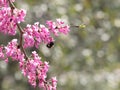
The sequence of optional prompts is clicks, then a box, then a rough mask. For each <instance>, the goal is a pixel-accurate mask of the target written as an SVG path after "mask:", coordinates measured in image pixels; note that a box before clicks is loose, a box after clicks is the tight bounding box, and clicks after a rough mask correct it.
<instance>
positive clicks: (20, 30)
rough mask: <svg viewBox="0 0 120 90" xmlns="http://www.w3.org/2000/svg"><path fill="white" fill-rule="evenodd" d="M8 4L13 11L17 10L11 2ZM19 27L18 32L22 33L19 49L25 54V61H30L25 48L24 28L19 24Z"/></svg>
mask: <svg viewBox="0 0 120 90" xmlns="http://www.w3.org/2000/svg"><path fill="white" fill-rule="evenodd" d="M8 2H9V5H10V7H11V9H12V11H13V9H15V8H16V7H15V5H14V4H13V3H12V2H11V1H10V0H8ZM17 27H18V30H19V32H20V42H19V47H20V49H21V51H22V52H23V53H24V55H25V59H26V60H28V56H27V54H26V51H25V49H24V48H23V29H22V27H21V26H20V25H19V24H18V23H17Z"/></svg>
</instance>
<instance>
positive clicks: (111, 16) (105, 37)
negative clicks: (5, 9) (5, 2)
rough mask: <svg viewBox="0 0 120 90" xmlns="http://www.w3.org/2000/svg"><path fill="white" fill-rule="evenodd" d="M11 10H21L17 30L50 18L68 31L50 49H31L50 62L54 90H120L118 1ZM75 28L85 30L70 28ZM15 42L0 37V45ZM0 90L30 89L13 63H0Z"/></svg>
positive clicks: (48, 1)
mask: <svg viewBox="0 0 120 90" xmlns="http://www.w3.org/2000/svg"><path fill="white" fill-rule="evenodd" d="M16 5H17V7H18V8H24V9H26V10H27V17H26V21H25V22H24V23H22V24H21V25H22V26H23V27H25V26H26V24H27V23H29V24H33V23H34V22H36V21H39V22H40V23H41V24H44V23H45V21H46V20H51V19H53V20H54V19H55V18H62V19H65V20H66V22H68V23H69V25H70V26H71V32H70V34H69V35H67V36H64V35H61V36H60V37H58V38H56V39H55V46H54V47H53V48H51V49H48V48H47V47H46V45H41V46H40V49H39V50H37V52H39V54H40V56H42V59H43V60H47V61H49V63H50V70H49V77H51V76H57V78H58V86H57V89H58V90H120V13H119V10H120V0H17V1H16ZM79 25H86V28H84V26H83V28H78V27H74V26H79ZM15 37H18V36H17V35H16V36H15ZM15 37H10V36H4V35H1V37H0V40H1V42H0V43H4V44H7V42H8V41H10V40H11V39H12V38H15ZM3 38H4V39H3ZM33 50H36V49H35V48H31V49H29V50H27V52H28V54H30V53H31V51H33ZM0 90H33V88H32V87H31V86H30V85H29V84H28V83H27V80H26V78H25V77H23V75H22V74H21V72H20V71H19V69H18V65H17V63H16V62H14V63H13V62H11V61H10V62H9V64H6V63H5V62H3V61H2V60H1V61H0ZM36 90H40V89H36Z"/></svg>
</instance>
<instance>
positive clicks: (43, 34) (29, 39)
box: [23, 19, 69, 48]
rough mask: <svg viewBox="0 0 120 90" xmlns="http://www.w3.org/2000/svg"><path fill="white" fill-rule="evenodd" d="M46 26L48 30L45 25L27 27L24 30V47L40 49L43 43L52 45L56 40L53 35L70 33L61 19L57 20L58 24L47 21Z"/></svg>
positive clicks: (36, 24) (37, 24)
mask: <svg viewBox="0 0 120 90" xmlns="http://www.w3.org/2000/svg"><path fill="white" fill-rule="evenodd" d="M46 24H47V25H48V28H47V27H45V26H44V25H40V26H39V23H38V22H36V23H34V25H27V27H26V28H25V29H24V34H23V36H24V47H25V48H27V47H33V46H35V47H36V48H38V46H39V45H40V43H41V42H44V43H45V44H46V43H50V42H53V41H54V39H53V38H52V36H51V33H53V34H54V35H55V36H58V33H63V34H67V33H68V32H69V26H68V25H66V24H65V23H64V22H63V21H62V20H61V19H57V20H56V22H53V21H47V22H46Z"/></svg>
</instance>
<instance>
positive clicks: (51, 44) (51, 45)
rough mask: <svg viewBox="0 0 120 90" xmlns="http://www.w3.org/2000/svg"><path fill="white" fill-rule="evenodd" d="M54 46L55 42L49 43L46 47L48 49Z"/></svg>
mask: <svg viewBox="0 0 120 90" xmlns="http://www.w3.org/2000/svg"><path fill="white" fill-rule="evenodd" d="M53 46H54V42H49V43H48V44H47V45H46V47H47V48H52V47H53Z"/></svg>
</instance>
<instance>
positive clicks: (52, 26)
mask: <svg viewBox="0 0 120 90" xmlns="http://www.w3.org/2000/svg"><path fill="white" fill-rule="evenodd" d="M46 24H47V25H48V28H49V30H50V31H51V32H52V33H53V34H54V35H55V36H58V33H63V34H68V32H69V31H70V29H69V28H70V27H69V26H68V25H66V24H65V22H64V21H62V20H61V19H56V22H53V21H51V20H50V21H47V22H46Z"/></svg>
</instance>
